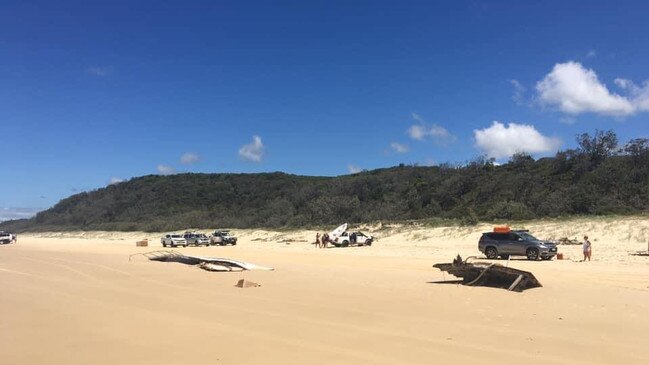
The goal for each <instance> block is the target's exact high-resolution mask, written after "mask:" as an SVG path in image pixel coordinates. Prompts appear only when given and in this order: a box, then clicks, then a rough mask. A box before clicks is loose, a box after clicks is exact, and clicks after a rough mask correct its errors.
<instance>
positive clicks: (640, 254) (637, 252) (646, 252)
mask: <svg viewBox="0 0 649 365" xmlns="http://www.w3.org/2000/svg"><path fill="white" fill-rule="evenodd" d="M629 255H632V256H649V251H636V252H631V253H630V254H629Z"/></svg>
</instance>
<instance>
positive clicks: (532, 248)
mask: <svg viewBox="0 0 649 365" xmlns="http://www.w3.org/2000/svg"><path fill="white" fill-rule="evenodd" d="M478 249H479V250H480V252H482V253H484V254H485V255H486V256H487V258H489V259H496V258H498V257H499V256H500V257H501V258H504V259H507V258H509V257H510V256H526V257H527V258H528V259H529V260H538V259H539V258H540V259H542V260H551V259H552V258H553V257H554V256H555V255H556V254H557V246H556V244H554V243H553V242H549V241H543V240H539V239H538V238H536V237H534V236H532V235H531V234H530V233H529V231H528V230H510V229H509V227H507V228H503V227H497V228H495V229H494V231H493V232H485V233H483V234H482V237H480V241H479V242H478Z"/></svg>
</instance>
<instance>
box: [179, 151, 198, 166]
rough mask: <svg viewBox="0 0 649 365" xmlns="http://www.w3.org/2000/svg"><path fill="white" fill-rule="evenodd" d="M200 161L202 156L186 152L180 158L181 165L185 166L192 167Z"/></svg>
mask: <svg viewBox="0 0 649 365" xmlns="http://www.w3.org/2000/svg"><path fill="white" fill-rule="evenodd" d="M198 160H200V156H199V155H198V154H196V153H192V152H185V153H183V155H182V156H180V163H181V164H183V165H191V164H193V163H196V162H198Z"/></svg>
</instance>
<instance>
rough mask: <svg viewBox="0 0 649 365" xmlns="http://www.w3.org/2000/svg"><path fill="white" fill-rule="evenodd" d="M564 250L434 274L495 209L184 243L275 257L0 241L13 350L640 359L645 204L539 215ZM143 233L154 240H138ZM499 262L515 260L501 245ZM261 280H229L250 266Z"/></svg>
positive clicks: (648, 236)
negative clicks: (617, 211)
mask: <svg viewBox="0 0 649 365" xmlns="http://www.w3.org/2000/svg"><path fill="white" fill-rule="evenodd" d="M525 228H528V229H530V230H531V231H532V233H534V234H535V235H536V236H537V237H539V238H560V237H564V236H565V237H570V238H581V236H583V234H588V235H589V236H590V237H591V240H592V242H593V261H592V262H579V260H580V259H581V254H580V251H581V248H580V246H560V248H559V251H560V252H562V253H564V254H565V255H566V257H567V259H566V260H553V261H550V262H545V261H543V262H541V261H538V262H530V261H527V260H524V259H523V258H520V259H512V260H511V261H510V262H509V265H510V266H512V267H515V268H520V269H523V270H528V271H531V272H533V273H534V274H535V275H536V277H537V278H538V279H539V281H540V282H541V283H542V284H543V287H542V288H536V289H531V290H527V291H525V292H522V293H514V292H508V291H506V290H502V289H494V288H485V287H464V286H459V285H456V284H438V283H434V282H436V281H441V280H451V279H454V278H453V277H450V276H449V275H444V274H443V273H441V272H440V271H438V270H436V269H433V268H432V267H431V266H432V265H433V264H434V263H437V262H449V261H451V260H452V258H453V257H454V256H455V255H457V254H460V255H462V256H464V257H466V256H470V255H479V254H480V253H479V252H478V251H477V240H478V238H479V237H480V233H481V232H483V231H488V230H490V229H491V226H490V225H480V226H478V227H469V228H464V227H438V228H426V227H423V226H418V225H412V226H410V225H403V224H400V225H396V224H395V225H373V226H368V227H364V228H363V230H365V231H367V232H368V233H370V234H373V235H376V236H378V237H379V238H378V240H377V242H375V244H374V245H373V246H372V247H349V248H332V249H316V248H315V247H314V246H313V245H312V244H310V242H312V241H313V240H314V238H315V231H299V232H271V231H262V230H235V231H234V232H235V234H237V236H239V244H238V245H237V246H227V247H219V246H213V247H188V248H179V249H178V250H179V251H181V252H185V253H188V254H194V255H202V256H215V257H228V258H232V259H237V260H244V261H249V262H252V263H256V264H260V265H264V266H271V267H274V268H275V271H250V272H238V273H212V272H206V271H203V270H200V269H198V268H196V267H192V266H186V265H182V264H177V263H159V262H151V261H148V260H146V259H144V258H142V257H141V256H139V257H138V256H136V257H133V258H132V259H131V260H129V255H131V254H134V253H138V252H147V251H151V250H155V249H162V247H161V245H160V240H159V237H160V235H159V234H151V233H137V232H136V233H115V232H84V233H80V232H70V233H40V234H23V235H20V236H19V241H18V243H17V244H15V245H4V246H0V287H1V288H2V294H1V295H0V328H1V331H0V363H2V364H43V363H49V364H118V363H119V364H192V363H214V364H359V363H362V364H431V363H439V362H451V361H452V362H455V363H461V364H475V363H481V364H502V363H526V364H644V363H646V361H647V359H649V347H647V343H649V257H637V256H630V255H629V254H628V253H629V252H630V251H637V250H646V249H647V242H648V241H649V219H648V218H647V217H629V218H594V219H576V220H571V221H540V222H538V223H534V224H527V225H525ZM145 237H148V238H149V239H150V246H149V247H135V241H136V240H139V239H143V238H145ZM500 263H506V262H505V261H500ZM242 278H244V279H246V280H251V281H254V282H257V283H259V284H261V287H257V288H245V289H240V288H236V287H234V284H235V283H236V282H237V281H238V280H239V279H242Z"/></svg>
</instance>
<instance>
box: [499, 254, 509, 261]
mask: <svg viewBox="0 0 649 365" xmlns="http://www.w3.org/2000/svg"><path fill="white" fill-rule="evenodd" d="M500 258H502V259H503V260H507V259H508V258H509V255H500Z"/></svg>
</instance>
